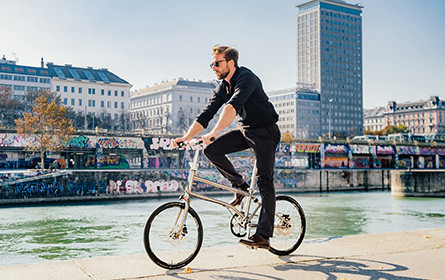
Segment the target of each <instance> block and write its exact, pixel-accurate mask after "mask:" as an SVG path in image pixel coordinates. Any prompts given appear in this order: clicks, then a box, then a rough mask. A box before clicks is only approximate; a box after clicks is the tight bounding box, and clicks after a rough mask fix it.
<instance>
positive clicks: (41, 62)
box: [40, 57, 45, 68]
mask: <svg viewBox="0 0 445 280" xmlns="http://www.w3.org/2000/svg"><path fill="white" fill-rule="evenodd" d="M40 68H45V63H43V57H42V58H41V59H40Z"/></svg>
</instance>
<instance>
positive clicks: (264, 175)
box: [204, 124, 281, 237]
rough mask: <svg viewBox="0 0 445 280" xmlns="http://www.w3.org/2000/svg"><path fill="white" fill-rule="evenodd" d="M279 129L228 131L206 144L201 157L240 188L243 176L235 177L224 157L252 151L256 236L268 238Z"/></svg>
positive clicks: (272, 221)
mask: <svg viewBox="0 0 445 280" xmlns="http://www.w3.org/2000/svg"><path fill="white" fill-rule="evenodd" d="M280 138H281V135H280V130H279V128H278V126H277V125H276V124H272V125H268V126H264V127H260V128H248V129H243V128H237V129H235V130H231V131H229V132H227V133H225V134H223V135H221V136H220V137H218V138H217V139H216V140H215V141H214V142H212V143H211V144H210V145H208V146H207V147H206V148H205V149H204V155H205V156H206V157H207V158H208V159H209V160H210V161H211V162H212V163H213V165H214V166H215V167H216V169H218V171H219V172H221V174H222V175H223V176H224V177H225V178H227V179H228V180H229V181H230V183H231V184H232V186H241V185H242V184H243V183H244V179H243V176H242V175H241V174H239V173H238V172H237V171H236V170H235V167H234V166H233V165H232V163H231V162H230V160H229V159H228V158H227V156H226V155H227V154H230V153H235V152H239V151H242V150H245V149H248V148H252V149H253V151H254V153H255V157H256V160H257V163H256V166H257V169H258V172H257V184H258V189H259V190H260V196H261V203H262V207H261V212H260V219H259V222H258V228H257V231H256V233H257V234H261V235H263V236H264V237H272V235H273V227H274V219H275V217H274V215H275V188H274V184H273V183H274V182H273V175H274V165H275V150H276V148H277V145H278V143H279V142H280Z"/></svg>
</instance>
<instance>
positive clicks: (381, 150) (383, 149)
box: [377, 146, 394, 155]
mask: <svg viewBox="0 0 445 280" xmlns="http://www.w3.org/2000/svg"><path fill="white" fill-rule="evenodd" d="M377 154H379V155H393V154H394V148H393V147H392V146H377Z"/></svg>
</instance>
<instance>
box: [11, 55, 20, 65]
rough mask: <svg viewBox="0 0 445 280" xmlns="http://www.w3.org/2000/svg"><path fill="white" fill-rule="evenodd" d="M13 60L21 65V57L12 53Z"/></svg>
mask: <svg viewBox="0 0 445 280" xmlns="http://www.w3.org/2000/svg"><path fill="white" fill-rule="evenodd" d="M12 58H13V59H14V60H15V63H16V64H17V63H19V57H18V56H17V54H16V53H15V52H13V53H12Z"/></svg>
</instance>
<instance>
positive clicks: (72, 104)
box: [71, 98, 76, 106]
mask: <svg viewBox="0 0 445 280" xmlns="http://www.w3.org/2000/svg"><path fill="white" fill-rule="evenodd" d="M74 105H76V100H75V99H74V98H71V106H74Z"/></svg>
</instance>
